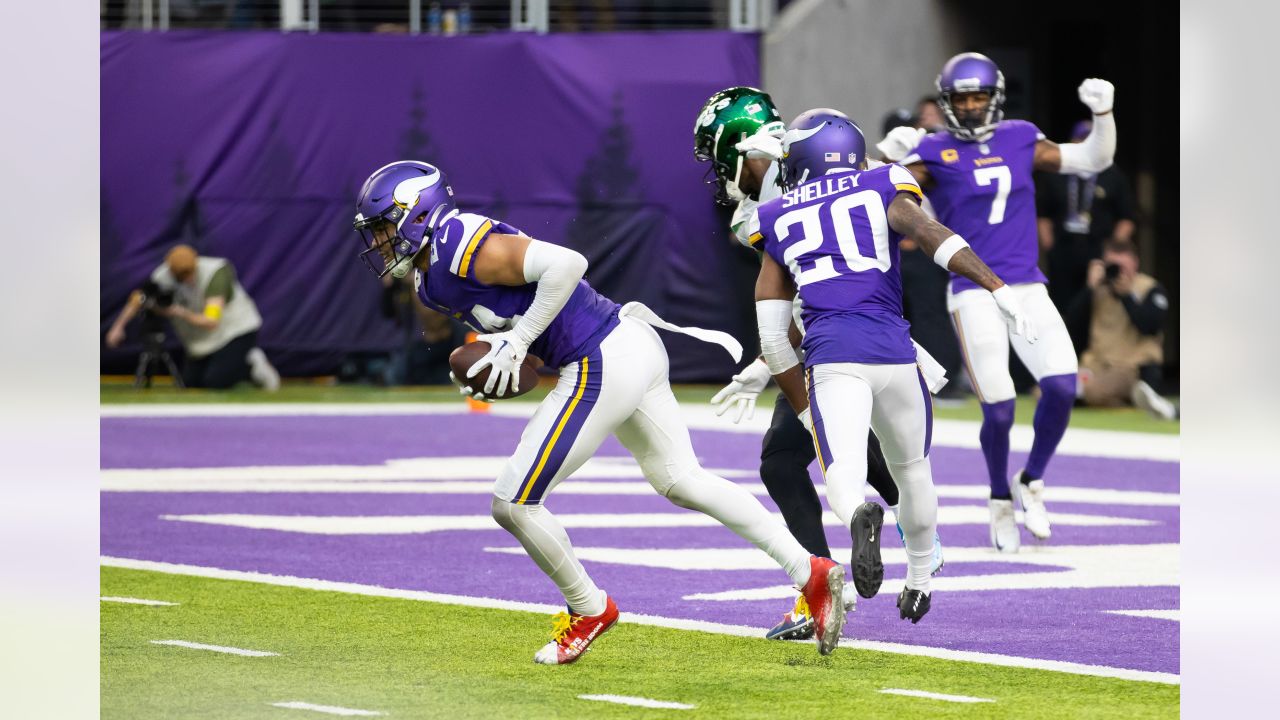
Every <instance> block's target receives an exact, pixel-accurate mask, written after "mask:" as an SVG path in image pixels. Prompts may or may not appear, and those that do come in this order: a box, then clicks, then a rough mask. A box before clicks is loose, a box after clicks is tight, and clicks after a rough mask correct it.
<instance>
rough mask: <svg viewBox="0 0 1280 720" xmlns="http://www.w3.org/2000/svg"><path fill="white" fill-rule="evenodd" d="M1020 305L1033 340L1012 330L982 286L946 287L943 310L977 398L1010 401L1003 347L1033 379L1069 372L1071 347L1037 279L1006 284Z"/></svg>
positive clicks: (1073, 366) (1006, 355) (1072, 372)
mask: <svg viewBox="0 0 1280 720" xmlns="http://www.w3.org/2000/svg"><path fill="white" fill-rule="evenodd" d="M1010 287H1012V288H1013V291H1014V292H1015V293H1017V296H1018V301H1019V302H1020V303H1022V308H1023V310H1025V311H1026V312H1027V314H1028V315H1030V317H1031V321H1032V322H1033V323H1035V326H1036V331H1037V332H1038V333H1039V335H1040V337H1039V339H1038V340H1037V341H1036V342H1034V343H1029V342H1027V340H1026V338H1024V337H1022V336H1020V335H1014V334H1013V331H1012V330H1011V329H1010V328H1009V324H1008V323H1007V322H1005V319H1004V316H1003V315H1001V314H1000V308H998V307H996V301H995V300H994V299H993V298H992V297H991V293H989V292H987V291H986V290H982V289H977V290H962V291H960V292H958V293H952V292H951V291H950V290H949V289H948V291H947V311H948V312H950V313H951V322H952V324H953V325H954V326H955V329H956V338H957V339H958V340H959V341H960V350H961V352H962V353H963V354H964V361H965V366H966V367H967V368H968V370H969V378H970V380H972V381H973V390H974V392H975V393H977V395H978V400H979V401H980V402H983V403H998V402H1003V401H1005V400H1012V399H1013V397H1014V395H1015V393H1014V389H1013V377H1012V376H1010V375H1009V346H1010V345H1013V351H1014V352H1016V353H1018V359H1020V360H1022V364H1023V365H1026V366H1027V370H1029V371H1030V372H1031V375H1032V376H1033V377H1035V379H1036V381H1037V382H1039V381H1040V379H1041V378H1046V377H1051V376H1054V375H1075V374H1076V372H1077V365H1076V349H1075V347H1074V346H1073V345H1072V344H1071V336H1070V335H1069V334H1068V333H1067V326H1066V324H1065V323H1063V322H1062V316H1061V315H1059V314H1058V309H1057V308H1056V307H1054V305H1053V302H1052V301H1051V300H1049V291H1048V289H1047V288H1046V287H1045V286H1044V285H1043V284H1041V283H1023V284H1021V285H1011V286H1010Z"/></svg>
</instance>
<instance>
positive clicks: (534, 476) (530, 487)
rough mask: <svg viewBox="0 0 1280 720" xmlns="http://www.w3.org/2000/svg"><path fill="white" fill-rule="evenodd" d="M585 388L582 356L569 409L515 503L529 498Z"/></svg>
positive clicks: (585, 362)
mask: <svg viewBox="0 0 1280 720" xmlns="http://www.w3.org/2000/svg"><path fill="white" fill-rule="evenodd" d="M586 389H587V358H582V367H581V372H580V375H579V377H578V390H577V392H575V393H574V395H573V399H572V400H570V401H569V409H568V411H566V412H565V414H564V415H563V416H562V417H561V418H560V424H559V425H557V426H556V429H555V432H553V433H552V434H551V442H549V443H547V448H546V449H545V450H543V451H542V457H541V458H539V459H538V466H537V467H535V468H534V469H533V474H532V475H530V476H529V481H528V482H527V483H525V486H524V492H522V493H520V499H519V500H517V501H516V504H517V505H523V504H524V502H525V501H526V500H528V499H529V493H530V492H531V491H532V490H533V486H534V485H535V484H537V482H538V476H539V475H541V474H542V468H544V467H546V464H547V458H549V457H551V451H552V450H554V449H555V447H556V442H557V441H559V440H560V433H561V432H563V431H564V426H565V425H567V424H568V423H569V417H570V416H572V415H573V411H574V409H575V408H577V407H578V401H579V400H581V399H582V393H583V392H584V391H585V390H586Z"/></svg>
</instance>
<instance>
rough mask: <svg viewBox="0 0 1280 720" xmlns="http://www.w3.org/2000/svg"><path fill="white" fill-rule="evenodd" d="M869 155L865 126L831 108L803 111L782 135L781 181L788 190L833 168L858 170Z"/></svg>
mask: <svg viewBox="0 0 1280 720" xmlns="http://www.w3.org/2000/svg"><path fill="white" fill-rule="evenodd" d="M866 158H867V139H866V137H865V136H863V134H862V128H860V127H858V125H857V123H855V122H854V121H852V120H850V119H849V117H848V116H847V115H845V114H844V113H842V112H840V111H839V110H832V109H831V108H816V109H813V110H809V111H807V112H804V113H801V114H800V115H799V116H798V117H796V119H795V120H792V121H791V124H790V125H788V126H787V132H786V134H785V135H783V136H782V185H783V187H785V188H787V189H788V190H789V189H791V188H794V187H796V186H797V185H800V184H801V183H804V182H808V181H809V180H813V179H816V178H818V177H821V176H823V175H827V174H830V173H833V172H846V171H849V170H859V169H861V168H862V165H863V161H865V160H866Z"/></svg>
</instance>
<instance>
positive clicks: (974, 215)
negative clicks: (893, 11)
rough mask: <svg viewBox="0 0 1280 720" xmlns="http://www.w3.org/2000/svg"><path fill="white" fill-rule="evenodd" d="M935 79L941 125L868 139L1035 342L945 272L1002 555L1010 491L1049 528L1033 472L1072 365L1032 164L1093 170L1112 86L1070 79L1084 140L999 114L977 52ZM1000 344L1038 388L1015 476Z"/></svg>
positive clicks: (1065, 399)
mask: <svg viewBox="0 0 1280 720" xmlns="http://www.w3.org/2000/svg"><path fill="white" fill-rule="evenodd" d="M937 85H938V95H939V97H938V105H939V107H940V108H941V109H942V114H943V117H944V118H945V120H946V130H945V131H940V132H935V133H932V134H929V135H924V136H923V137H921V134H922V131H916V130H911V129H908V128H900V129H898V130H895V131H894V132H893V133H890V136H889V137H887V138H886V139H885V141H884V142H882V143H881V144H880V145H879V146H878V147H879V148H880V150H881V152H882V153H883V154H884V156H885V158H886V159H887V160H891V161H899V162H901V163H902V164H903V165H905V166H906V168H907V169H908V170H910V171H911V173H912V174H913V175H914V176H915V178H916V180H917V181H918V182H919V183H920V185H921V187H923V188H924V190H925V192H927V193H928V194H929V200H930V201H931V202H932V203H933V207H934V210H936V211H937V214H938V219H939V220H940V221H942V222H943V223H945V224H946V225H947V226H948V227H951V228H954V229H955V230H956V232H958V233H961V234H963V235H964V236H965V237H966V238H968V240H969V242H970V243H972V245H973V249H974V251H975V252H977V253H978V255H979V256H981V257H982V258H983V260H985V261H986V262H987V263H988V264H990V266H991V268H992V270H994V271H995V272H997V273H998V274H999V275H1000V277H1002V278H1004V279H1005V281H1006V282H1008V283H1009V284H1010V286H1011V287H1012V288H1013V292H1015V293H1016V294H1017V295H1018V297H1019V299H1020V300H1021V301H1022V305H1023V307H1025V308H1026V311H1027V313H1028V314H1029V315H1030V316H1031V318H1032V319H1033V320H1034V321H1035V323H1036V327H1037V328H1038V329H1039V332H1040V341H1039V342H1038V343H1036V344H1035V345H1031V344H1030V343H1028V342H1027V341H1026V340H1025V339H1024V338H1018V337H1015V336H1014V335H1013V334H1012V333H1011V332H1010V329H1009V327H1008V326H1007V324H1006V323H1005V321H1004V319H1003V318H1001V316H1000V312H999V310H998V309H997V308H996V306H995V304H994V303H993V302H992V300H991V296H990V294H989V293H986V292H984V291H982V290H981V289H980V288H979V287H978V286H977V285H976V284H975V283H973V282H972V281H971V280H969V279H968V278H965V277H963V276H961V275H959V274H957V273H952V276H951V286H950V289H949V291H948V294H947V310H948V312H950V313H951V319H952V323H953V324H954V326H955V330H956V335H957V337H958V339H959V341H960V348H961V350H962V351H963V354H964V358H965V363H966V366H967V368H968V371H969V377H970V379H971V380H972V381H973V387H974V390H975V392H976V393H977V395H978V400H979V401H980V402H981V403H982V429H981V430H980V432H979V436H978V437H979V440H980V442H981V445H982V452H983V455H985V457H986V462H987V475H988V478H989V480H990V483H991V498H990V500H989V508H990V512H991V544H992V545H993V546H994V547H995V548H996V549H997V550H999V551H1002V552H1017V551H1018V548H1019V546H1020V545H1021V538H1020V536H1019V532H1018V526H1017V523H1016V521H1015V519H1014V503H1013V498H1014V497H1015V496H1016V497H1017V498H1018V502H1019V503H1020V504H1021V506H1022V510H1023V518H1024V523H1025V525H1026V527H1027V530H1028V531H1029V532H1030V533H1031V534H1032V535H1033V536H1035V537H1036V538H1037V539H1039V540H1047V539H1048V538H1049V536H1050V534H1051V529H1050V525H1049V515H1048V512H1047V511H1046V510H1045V503H1044V495H1045V485H1044V479H1043V478H1044V475H1045V471H1046V468H1047V467H1048V465H1049V460H1050V459H1051V458H1052V457H1053V453H1054V450H1056V449H1057V447H1058V442H1059V441H1060V440H1061V439H1062V435H1063V433H1065V432H1066V429H1067V423H1068V422H1069V421H1070V419H1071V407H1072V404H1073V403H1074V401H1075V397H1076V373H1077V366H1076V352H1075V348H1074V347H1073V346H1072V344H1071V337H1070V335H1068V333H1067V328H1066V325H1065V324H1064V323H1063V321H1062V317H1061V316H1060V315H1059V314H1058V311H1057V309H1056V308H1054V306H1053V303H1052V302H1051V301H1050V300H1049V294H1048V291H1047V290H1046V288H1045V282H1046V281H1045V277H1044V275H1043V274H1042V273H1041V272H1040V269H1039V267H1038V266H1037V261H1038V259H1039V245H1038V243H1037V235H1036V212H1035V186H1034V183H1033V181H1032V172H1034V171H1037V170H1039V171H1042V172H1059V173H1080V174H1094V173H1098V172H1101V171H1102V170H1105V169H1106V168H1107V167H1109V166H1110V165H1111V161H1112V157H1113V156H1114V155H1115V148H1116V124H1115V117H1114V116H1113V114H1112V112H1111V108H1112V100H1113V98H1114V95H1115V88H1114V87H1113V86H1112V85H1111V83H1109V82H1107V81H1106V80H1099V79H1096V78H1089V79H1087V80H1085V81H1084V82H1083V83H1081V85H1080V88H1079V91H1078V92H1079V97H1080V101H1081V102H1083V103H1084V104H1085V105H1086V106H1088V108H1089V109H1090V110H1091V111H1092V112H1093V129H1092V131H1091V132H1090V133H1089V136H1088V137H1086V138H1085V139H1084V141H1083V142H1080V143H1075V144H1069V145H1057V144H1056V143H1053V142H1051V141H1049V140H1046V139H1045V136H1044V135H1043V134H1042V133H1041V132H1040V131H1039V130H1038V129H1036V126H1035V125H1032V124H1031V123H1029V122H1025V121H1023V120H1005V119H1003V117H1004V100H1005V86H1004V75H1003V74H1002V73H1001V72H1000V69H999V68H998V67H996V64H995V63H994V62H992V61H991V59H990V58H988V57H986V56H984V55H980V54H978V53H963V54H960V55H956V56H955V57H953V58H951V59H950V60H948V61H947V63H946V65H944V66H943V68H942V73H941V74H940V75H939V76H938V83H937ZM1011 344H1012V345H1013V349H1014V352H1016V353H1017V354H1018V357H1019V358H1021V360H1022V363H1023V364H1024V365H1026V367H1027V369H1028V370H1030V371H1031V374H1032V375H1034V376H1035V378H1036V382H1037V383H1039V385H1040V400H1039V402H1038V403H1037V405H1036V411H1035V417H1034V419H1033V427H1034V429H1035V439H1034V441H1033V442H1032V446H1031V453H1030V455H1029V456H1028V457H1027V463H1026V467H1024V468H1022V469H1021V470H1019V471H1018V472H1017V473H1015V474H1014V477H1013V481H1012V483H1011V482H1010V478H1009V472H1008V465H1009V431H1010V429H1011V428H1012V427H1013V414H1014V394H1015V393H1014V387H1013V379H1012V378H1011V377H1010V375H1009V346H1010V345H1011ZM1011 485H1012V489H1011V487H1010V486H1011Z"/></svg>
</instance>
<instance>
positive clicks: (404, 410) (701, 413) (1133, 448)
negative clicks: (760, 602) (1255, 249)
mask: <svg viewBox="0 0 1280 720" xmlns="http://www.w3.org/2000/svg"><path fill="white" fill-rule="evenodd" d="M537 408H538V404H537V403H531V402H515V403H495V404H494V405H493V406H492V407H491V408H490V411H489V412H490V414H491V415H493V416H496V417H514V418H528V417H531V416H532V415H533V412H534V410H536V409H537ZM680 410H681V415H682V416H683V417H684V419H685V422H686V423H688V425H689V427H690V428H692V429H694V430H715V431H719V432H731V433H745V434H749V435H762V434H763V433H764V431H765V430H767V429H768V428H769V421H770V414H769V413H757V414H756V416H755V417H754V418H752V419H750V420H743V421H742V423H741V424H738V425H735V424H733V423H732V422H731V421H729V420H728V419H727V418H723V417H717V416H716V414H715V411H714V410H713V409H712V407H711V406H710V405H708V404H706V403H681V405H680ZM468 412H469V411H468V409H467V407H466V405H463V404H461V403H458V404H453V403H423V404H419V403H218V404H209V405H203V404H198V403H173V404H166V405H141V404H139V405H102V406H101V407H100V408H99V416H100V417H104V418H128V417H237V416H239V417H250V416H256V417H262V416H277V417H285V416H314V415H339V416H360V415H464V414H466V413H468ZM980 426H981V423H979V422H978V421H975V420H937V419H935V420H934V421H933V445H934V447H959V448H970V449H975V450H976V449H978V448H979V445H978V428H979V427H980ZM1033 438H1034V432H1033V430H1032V428H1031V426H1030V425H1014V426H1013V432H1012V433H1010V436H1009V447H1010V449H1012V450H1019V451H1027V450H1030V449H1031V441H1032V439H1033ZM1057 452H1058V454H1060V455H1088V456H1093V457H1112V458H1134V459H1142V460H1165V461H1173V462H1177V461H1178V460H1179V459H1180V458H1181V457H1182V441H1181V438H1180V437H1179V436H1177V435H1158V434H1155V433H1143V432H1125V431H1120V430H1089V429H1084V428H1068V429H1067V434H1066V435H1064V436H1063V437H1062V440H1061V442H1059V444H1058V450H1057Z"/></svg>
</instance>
